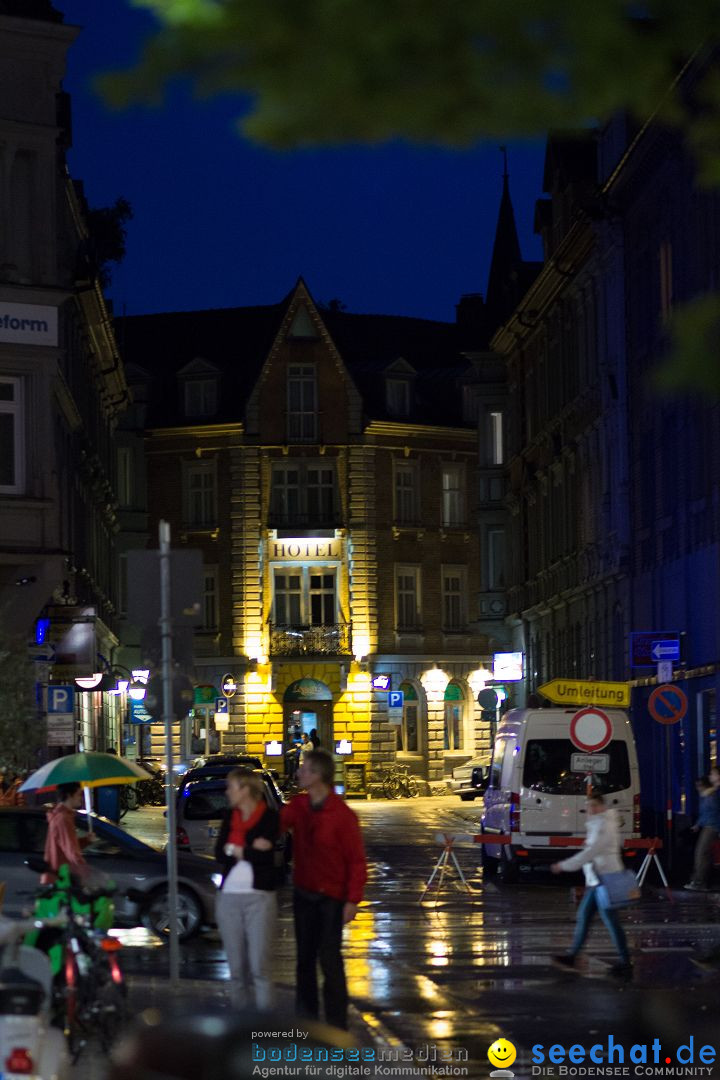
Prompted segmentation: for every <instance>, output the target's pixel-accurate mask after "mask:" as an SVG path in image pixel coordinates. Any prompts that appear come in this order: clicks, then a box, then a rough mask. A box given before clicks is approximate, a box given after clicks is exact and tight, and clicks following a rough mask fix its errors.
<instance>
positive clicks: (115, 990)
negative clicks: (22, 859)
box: [25, 856, 127, 1062]
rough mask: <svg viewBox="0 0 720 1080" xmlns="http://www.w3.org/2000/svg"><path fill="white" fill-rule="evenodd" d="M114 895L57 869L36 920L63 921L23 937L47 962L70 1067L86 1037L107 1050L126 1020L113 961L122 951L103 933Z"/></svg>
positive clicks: (36, 862) (38, 867) (33, 864)
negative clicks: (85, 885)
mask: <svg viewBox="0 0 720 1080" xmlns="http://www.w3.org/2000/svg"><path fill="white" fill-rule="evenodd" d="M27 865H28V866H30V868H31V869H32V870H35V871H38V872H44V871H45V870H46V869H47V865H46V864H45V862H44V861H43V860H42V859H36V858H35V857H34V856H31V858H30V859H28V860H27ZM114 893H115V887H114V885H103V886H100V887H98V888H94V889H86V888H82V887H80V886H78V885H77V884H76V883H75V882H74V881H73V879H72V877H71V875H70V870H69V867H68V866H61V867H60V869H59V870H58V874H57V881H56V882H55V883H54V884H53V885H47V886H43V887H42V888H41V889H40V891H39V892H38V895H37V900H36V905H35V914H36V917H37V918H38V919H39V920H47V919H48V918H53V917H58V916H64V919H65V922H64V925H61V926H59V927H57V928H55V929H52V930H50V929H47V928H45V929H42V930H40V931H32V932H31V933H30V934H28V935H27V937H26V938H25V943H26V944H27V945H30V946H33V947H35V948H37V949H40V950H41V951H42V952H44V953H46V955H47V957H48V959H49V961H50V965H51V968H52V973H53V1006H54V1014H55V1022H56V1023H57V1024H58V1026H60V1027H62V1029H63V1031H64V1032H65V1036H66V1039H67V1043H68V1049H69V1052H70V1056H71V1058H72V1060H73V1062H74V1061H77V1059H78V1057H79V1056H80V1054H81V1053H82V1050H83V1048H84V1046H85V1044H86V1042H87V1037H88V1036H89V1035H92V1034H97V1035H98V1036H99V1037H100V1043H101V1046H102V1048H103V1050H108V1049H109V1048H110V1046H111V1045H112V1043H113V1042H114V1041H115V1038H116V1037H117V1035H118V1033H119V1031H120V1029H121V1027H122V1026H123V1025H124V1023H125V1020H126V1017H127V986H126V983H125V978H124V975H123V973H122V969H121V967H120V964H119V962H118V956H117V954H118V952H119V950H120V949H121V948H122V946H121V944H120V942H119V941H117V940H116V939H115V938H111V937H109V936H108V934H107V930H108V929H109V928H110V926H111V925H112V923H113V917H114V912H115V905H114V904H113V902H112V896H113V895H114Z"/></svg>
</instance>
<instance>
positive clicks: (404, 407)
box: [385, 378, 410, 416]
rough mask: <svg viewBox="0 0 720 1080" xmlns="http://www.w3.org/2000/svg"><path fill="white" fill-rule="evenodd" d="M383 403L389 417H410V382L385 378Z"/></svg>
mask: <svg viewBox="0 0 720 1080" xmlns="http://www.w3.org/2000/svg"><path fill="white" fill-rule="evenodd" d="M385 402H386V405H387V411H388V412H389V413H390V415H391V416H409V415H410V380H409V379H398V378H387V379H386V380H385Z"/></svg>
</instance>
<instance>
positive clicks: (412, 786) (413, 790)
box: [407, 776, 420, 799]
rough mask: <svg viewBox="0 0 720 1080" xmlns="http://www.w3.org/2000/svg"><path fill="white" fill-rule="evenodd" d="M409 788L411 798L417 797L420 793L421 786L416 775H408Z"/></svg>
mask: <svg viewBox="0 0 720 1080" xmlns="http://www.w3.org/2000/svg"><path fill="white" fill-rule="evenodd" d="M407 790H408V798H409V799H417V797H418V795H419V794H420V788H419V787H418V782H417V780H416V779H415V777H414V776H408V778H407Z"/></svg>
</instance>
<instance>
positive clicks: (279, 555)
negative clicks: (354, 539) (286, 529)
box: [270, 537, 342, 562]
mask: <svg viewBox="0 0 720 1080" xmlns="http://www.w3.org/2000/svg"><path fill="white" fill-rule="evenodd" d="M341 558H342V540H329V539H323V540H316V539H310V540H308V539H307V538H306V537H299V538H294V537H293V538H291V539H290V540H271V541H270V561H271V562H327V560H328V559H341Z"/></svg>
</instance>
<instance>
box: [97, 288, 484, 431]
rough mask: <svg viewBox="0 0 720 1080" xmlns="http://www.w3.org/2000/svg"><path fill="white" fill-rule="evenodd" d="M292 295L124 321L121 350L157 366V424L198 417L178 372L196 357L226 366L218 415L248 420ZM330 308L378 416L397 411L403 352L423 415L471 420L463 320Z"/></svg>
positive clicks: (339, 341) (333, 331)
mask: <svg viewBox="0 0 720 1080" xmlns="http://www.w3.org/2000/svg"><path fill="white" fill-rule="evenodd" d="M289 301H290V297H289V296H288V297H286V298H285V299H284V300H283V301H281V302H280V303H278V304H271V305H267V306H262V307H237V308H215V309H209V310H204V311H178V312H166V313H162V314H157V315H132V316H125V317H124V318H118V319H116V321H115V328H116V334H117V338H118V343H119V347H120V351H121V353H122V355H123V358H124V361H125V363H126V365H129V366H130V369H131V371H132V370H134V369H136V368H140V369H142V370H144V371H146V372H148V373H150V381H149V385H148V388H147V397H148V417H147V423H148V426H150V427H152V426H156V427H164V426H173V425H176V424H177V425H181V424H186V423H188V421H187V419H186V418H185V416H184V415H183V411H182V401H181V394H180V389H181V387H180V380H179V379H178V374H179V372H180V371H181V369H182V368H185V367H186V366H187V365H188V364H190V363H191V362H192V361H194V360H198V359H201V360H205V361H209V362H210V363H211V364H214V365H215V366H216V367H217V368H218V369H219V370H220V373H221V374H220V387H219V393H218V403H219V406H218V412H217V415H216V416H215V417H214V418H213V421H214V422H217V423H223V422H232V421H238V420H242V418H243V415H244V408H245V403H246V402H247V399H248V397H249V395H250V392H251V391H252V388H253V386H254V384H255V381H256V379H257V377H258V375H259V374H260V370H261V368H262V365H263V362H264V361H265V358H266V357H267V354H268V352H269V350H270V347H271V345H272V343H273V340H274V338H275V335H276V333H277V332H278V329H279V327H280V325H281V323H282V319H283V315H284V313H285V311H286V310H287V305H288V303H289ZM320 315H321V317H322V320H323V322H324V324H325V326H326V328H327V331H328V333H329V334H330V337H331V338H332V340H333V342H334V343H335V345H336V347H337V349H338V351H339V353H340V356H341V357H342V359H343V361H344V363H345V364H346V366H347V368H348V370H349V372H350V374H351V376H352V378H353V380H354V382H355V384H356V385H357V387H358V389H359V391H360V393H361V395H362V397H363V403H364V410H365V413H366V415H367V416H368V417H371V418H376V419H383V418H388V414H387V411H386V408H385V381H384V373H385V371H386V369H387V368H388V367H389V365H391V364H393V363H394V362H395V361H397V360H399V359H403V360H405V361H406V362H407V364H409V365H410V366H411V367H412V368H413V369H414V371H415V372H416V373H417V374H416V375H414V376H411V377H412V379H413V383H414V388H415V391H414V402H415V404H414V408H413V414H412V417H411V418H410V419H411V420H414V421H416V422H418V423H435V424H448V425H453V426H454V425H458V424H462V412H461V395H460V392H459V390H458V385H457V379H458V378H459V377H461V376H462V375H463V374H464V373H467V372H468V371H469V370H470V365H469V363H468V361H467V360H466V359H465V358H464V357H463V356H462V355H461V354H460V352H459V349H458V345H457V336H456V327H455V324H454V323H443V322H435V321H432V320H430V319H416V318H410V317H406V316H399V315H361V314H355V313H350V312H345V311H335V310H326V309H320Z"/></svg>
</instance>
